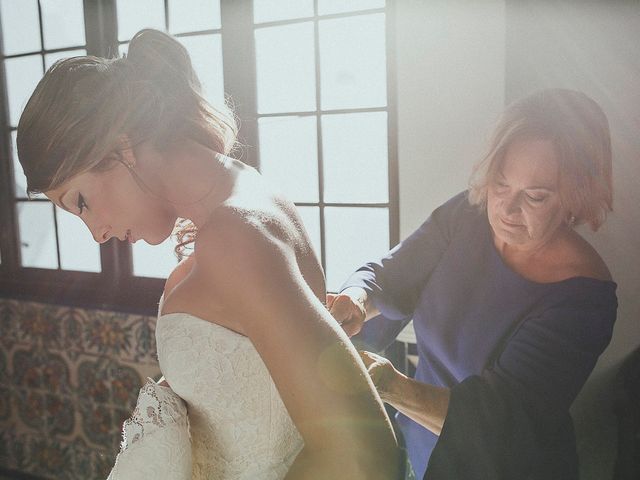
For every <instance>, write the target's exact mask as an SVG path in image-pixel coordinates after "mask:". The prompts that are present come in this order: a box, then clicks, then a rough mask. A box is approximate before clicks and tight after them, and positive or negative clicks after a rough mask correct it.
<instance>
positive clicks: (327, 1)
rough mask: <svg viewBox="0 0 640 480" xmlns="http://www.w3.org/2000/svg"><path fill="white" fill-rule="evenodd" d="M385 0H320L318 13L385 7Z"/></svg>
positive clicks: (325, 13)
mask: <svg viewBox="0 0 640 480" xmlns="http://www.w3.org/2000/svg"><path fill="white" fill-rule="evenodd" d="M384 4H385V0H347V1H345V0H318V15H328V14H330V13H342V12H354V11H356V10H368V9H370V8H383V7H384Z"/></svg>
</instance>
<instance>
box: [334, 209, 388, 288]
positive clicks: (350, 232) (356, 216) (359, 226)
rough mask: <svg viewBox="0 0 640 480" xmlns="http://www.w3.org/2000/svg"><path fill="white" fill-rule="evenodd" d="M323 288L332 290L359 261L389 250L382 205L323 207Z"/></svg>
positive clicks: (338, 286)
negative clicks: (325, 279) (325, 260)
mask: <svg viewBox="0 0 640 480" xmlns="http://www.w3.org/2000/svg"><path fill="white" fill-rule="evenodd" d="M325 228H326V244H325V249H326V255H327V271H326V275H327V290H328V291H332V292H335V291H337V290H338V288H340V286H341V285H342V284H343V283H344V282H345V280H347V278H348V277H349V276H350V275H351V274H352V273H353V272H355V271H356V269H357V268H358V267H360V266H361V265H362V264H364V263H366V262H368V261H371V260H372V259H375V258H378V257H380V256H382V255H383V254H384V253H385V252H386V251H387V250H388V249H389V211H388V210H387V209H386V208H349V207H327V208H325Z"/></svg>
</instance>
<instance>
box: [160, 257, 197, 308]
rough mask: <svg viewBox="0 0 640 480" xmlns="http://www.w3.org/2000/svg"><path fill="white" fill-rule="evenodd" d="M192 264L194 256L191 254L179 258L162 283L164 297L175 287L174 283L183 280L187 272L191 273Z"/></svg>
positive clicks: (176, 283)
mask: <svg viewBox="0 0 640 480" xmlns="http://www.w3.org/2000/svg"><path fill="white" fill-rule="evenodd" d="M194 264H195V257H194V256H193V255H189V256H188V257H185V258H183V259H182V260H180V262H179V263H178V264H177V265H176V266H175V267H174V268H173V270H172V271H171V273H170V274H169V276H168V277H167V281H166V282H165V284H164V296H165V298H166V297H167V296H168V295H169V293H170V292H171V291H172V290H173V289H174V288H175V287H176V285H178V284H179V283H180V282H182V280H184V279H185V277H186V276H187V275H189V273H191V271H192V270H193V266H194Z"/></svg>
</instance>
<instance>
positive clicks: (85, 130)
mask: <svg viewBox="0 0 640 480" xmlns="http://www.w3.org/2000/svg"><path fill="white" fill-rule="evenodd" d="M236 133H237V127H236V124H235V121H234V117H233V114H232V113H231V112H230V110H229V109H227V108H226V106H224V105H223V106H220V107H218V108H215V107H213V106H212V105H210V104H209V103H208V102H207V101H206V100H205V99H204V98H203V96H202V90H201V85H200V82H199V80H198V78H197V76H196V74H195V72H194V70H193V67H192V65H191V60H190V58H189V54H188V52H187V50H186V49H185V48H184V46H182V44H180V43H179V42H178V41H177V40H175V39H174V38H173V37H171V36H170V35H167V34H165V33H163V32H160V31H158V30H151V29H146V30H141V31H140V32H138V33H137V34H136V35H135V36H134V37H133V39H132V40H131V43H130V44H129V53H128V55H127V56H125V57H123V58H112V59H106V58H99V57H94V56H80V57H72V58H66V59H62V60H59V61H57V62H56V63H54V64H53V65H52V66H51V67H50V68H49V70H47V72H46V73H45V75H44V77H43V78H42V79H41V80H40V82H39V83H38V85H37V87H36V89H35V90H34V92H33V94H32V95H31V98H30V99H29V101H28V102H27V105H26V107H25V109H24V111H23V113H22V116H21V117H20V122H19V124H18V131H17V148H18V157H19V160H20V163H21V164H22V168H23V170H24V174H25V176H26V178H27V193H28V195H29V196H31V195H32V194H35V193H41V192H46V191H48V190H52V189H55V188H57V187H59V186H60V185H61V184H63V183H64V182H66V181H67V180H69V179H70V178H71V177H73V176H75V175H78V174H81V173H84V172H88V171H93V172H100V171H105V170H108V169H109V168H111V167H112V166H113V165H114V161H113V160H114V159H117V158H119V154H120V149H121V148H122V147H123V145H122V136H123V135H127V136H128V137H129V139H130V142H131V145H132V146H133V147H134V148H135V146H136V145H137V144H138V143H140V142H142V141H150V142H152V144H153V145H154V146H155V147H156V148H157V149H158V150H159V151H163V150H164V149H166V148H167V147H170V146H172V145H176V144H178V143H179V142H181V141H184V140H187V139H188V140H192V141H195V142H197V143H199V144H201V145H204V146H206V147H208V148H210V149H212V150H214V151H215V152H218V153H221V154H227V153H229V152H230V151H231V150H232V149H233V147H234V145H235V139H236Z"/></svg>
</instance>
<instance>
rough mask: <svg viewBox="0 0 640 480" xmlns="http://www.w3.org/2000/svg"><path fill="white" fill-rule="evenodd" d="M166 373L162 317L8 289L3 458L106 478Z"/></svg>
mask: <svg viewBox="0 0 640 480" xmlns="http://www.w3.org/2000/svg"><path fill="white" fill-rule="evenodd" d="M158 375H159V367H158V362H157V356H156V344H155V318H154V317H147V316H140V315H128V314H123V313H114V312H107V311H100V310H81V309H77V308H71V307H60V306H54V305H45V304H40V303H31V302H21V301H16V300H10V299H2V298H0V467H3V468H7V469H12V470H18V471H22V472H26V473H29V474H33V475H38V476H42V477H44V478H52V479H56V480H65V479H82V480H93V479H105V478H106V476H107V475H108V473H109V471H110V469H111V466H112V465H113V461H114V459H115V456H116V454H117V452H118V448H119V443H120V440H121V436H120V431H121V426H122V422H123V420H124V419H125V418H127V417H128V416H129V415H130V413H131V410H132V409H133V407H134V406H135V400H136V398H137V394H138V390H139V388H140V387H141V386H142V384H143V383H144V380H145V379H146V377H147V376H150V377H153V378H157V377H158Z"/></svg>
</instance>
